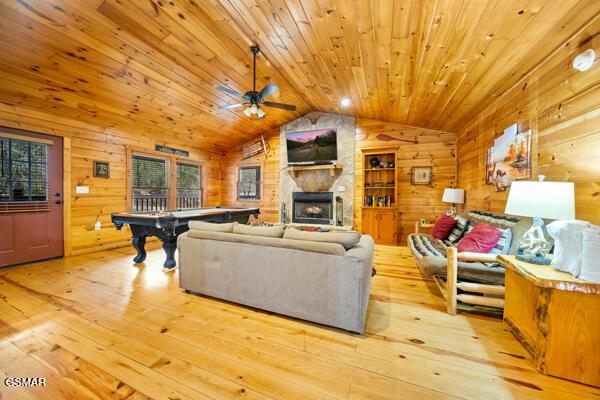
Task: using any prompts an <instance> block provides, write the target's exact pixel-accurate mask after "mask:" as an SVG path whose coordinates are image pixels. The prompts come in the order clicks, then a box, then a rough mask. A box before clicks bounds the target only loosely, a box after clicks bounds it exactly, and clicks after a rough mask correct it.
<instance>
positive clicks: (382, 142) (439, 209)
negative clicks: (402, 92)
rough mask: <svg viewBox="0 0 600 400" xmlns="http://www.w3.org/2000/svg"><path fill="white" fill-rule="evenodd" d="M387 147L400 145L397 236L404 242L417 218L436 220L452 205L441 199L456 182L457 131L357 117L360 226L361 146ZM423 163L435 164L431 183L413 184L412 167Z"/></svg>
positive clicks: (356, 182)
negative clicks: (445, 189) (442, 130)
mask: <svg viewBox="0 0 600 400" xmlns="http://www.w3.org/2000/svg"><path fill="white" fill-rule="evenodd" d="M384 147H396V148H398V150H397V153H396V154H397V156H396V166H397V169H398V184H397V187H396V199H397V200H396V203H397V208H398V218H397V223H398V240H399V243H400V244H405V243H406V237H407V235H408V234H409V233H412V232H413V231H414V227H415V221H417V220H419V219H421V218H425V219H426V220H427V221H434V220H435V219H437V217H439V216H440V214H442V213H443V212H444V211H446V210H447V209H448V207H449V205H448V204H446V203H443V202H442V201H441V200H442V194H443V192H444V188H448V187H453V186H454V185H455V183H456V135H455V134H454V133H447V132H440V131H434V130H429V129H423V128H416V127H411V126H404V125H398V124H392V123H386V122H380V121H375V120H369V119H358V120H357V121H356V154H355V157H354V163H355V170H354V196H355V201H354V225H355V227H356V229H358V230H360V226H361V206H362V204H363V196H364V190H363V172H362V170H363V166H362V162H363V157H362V151H361V150H362V149H367V148H384ZM424 166H431V167H432V168H433V170H432V172H433V177H432V182H431V184H430V185H412V184H411V179H410V174H411V168H412V167H424Z"/></svg>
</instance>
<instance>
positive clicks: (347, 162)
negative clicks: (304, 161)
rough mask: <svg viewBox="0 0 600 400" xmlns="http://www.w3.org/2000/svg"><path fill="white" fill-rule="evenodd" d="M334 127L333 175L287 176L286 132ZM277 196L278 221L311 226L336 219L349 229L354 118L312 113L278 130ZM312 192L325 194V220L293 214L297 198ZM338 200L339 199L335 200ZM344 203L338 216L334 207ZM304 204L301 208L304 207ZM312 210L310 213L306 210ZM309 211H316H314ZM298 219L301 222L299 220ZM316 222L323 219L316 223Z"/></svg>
mask: <svg viewBox="0 0 600 400" xmlns="http://www.w3.org/2000/svg"><path fill="white" fill-rule="evenodd" d="M325 128H335V129H336V130H337V155H338V160H337V162H336V164H337V165H338V167H339V168H338V169H337V170H336V172H335V173H334V174H331V173H330V171H328V170H315V171H305V172H301V173H298V174H296V175H294V176H293V175H292V174H290V172H289V170H288V159H287V148H286V133H287V132H298V131H308V130H313V129H325ZM279 137H280V153H279V154H280V158H279V162H280V172H279V182H280V192H279V193H280V194H279V202H280V204H279V205H280V209H281V210H282V213H281V214H282V215H281V218H280V221H281V222H299V223H313V224H319V225H337V224H336V221H337V220H338V219H339V220H340V221H341V222H342V224H343V226H346V227H351V226H352V223H353V212H354V210H353V207H354V151H355V142H356V140H355V137H356V126H355V120H354V118H353V117H349V116H344V115H337V114H329V113H323V112H318V111H315V112H311V113H309V114H307V115H305V116H304V117H301V118H298V119H296V120H294V121H291V122H288V123H287V124H285V125H283V126H282V127H281V128H280V136H279ZM315 193H319V194H320V193H327V194H328V199H329V202H330V204H331V206H330V207H331V208H329V210H331V214H330V215H326V217H323V218H321V217H318V216H316V215H315V214H313V216H308V218H304V217H302V216H298V215H296V212H297V211H298V212H299V211H301V208H298V206H299V205H300V204H298V205H296V207H295V198H296V197H297V196H299V195H300V196H302V194H305V195H309V196H310V195H313V194H315ZM338 198H339V200H338ZM337 203H342V204H343V211H342V212H341V213H340V214H341V215H337V213H338V212H339V211H338V210H337V207H336V204H337ZM305 205H306V203H304V204H303V205H301V206H300V207H304V206H305ZM308 211H311V210H308ZM312 211H316V209H313V210H312ZM298 218H300V219H304V220H303V221H298ZM316 220H322V222H317V221H316Z"/></svg>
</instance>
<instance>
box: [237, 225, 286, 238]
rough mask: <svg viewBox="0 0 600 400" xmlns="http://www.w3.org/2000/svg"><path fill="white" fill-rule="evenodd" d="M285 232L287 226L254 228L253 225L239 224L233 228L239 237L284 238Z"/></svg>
mask: <svg viewBox="0 0 600 400" xmlns="http://www.w3.org/2000/svg"><path fill="white" fill-rule="evenodd" d="M284 231H285V225H273V226H264V225H259V226H252V225H244V224H237V225H236V226H234V227H233V233H237V234H239V235H252V236H267V237H274V238H281V237H283V232H284Z"/></svg>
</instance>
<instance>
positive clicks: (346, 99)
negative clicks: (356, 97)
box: [340, 97, 352, 107]
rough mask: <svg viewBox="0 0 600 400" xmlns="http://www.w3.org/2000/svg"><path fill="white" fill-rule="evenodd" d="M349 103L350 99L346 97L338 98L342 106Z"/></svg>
mask: <svg viewBox="0 0 600 400" xmlns="http://www.w3.org/2000/svg"><path fill="white" fill-rule="evenodd" d="M350 103H352V101H351V100H350V99H349V98H347V97H344V98H342V100H340V104H341V105H342V107H348V106H349V105H350Z"/></svg>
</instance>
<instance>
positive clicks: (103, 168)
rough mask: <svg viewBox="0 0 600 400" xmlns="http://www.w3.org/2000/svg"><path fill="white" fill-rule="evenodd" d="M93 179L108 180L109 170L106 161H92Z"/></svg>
mask: <svg viewBox="0 0 600 400" xmlns="http://www.w3.org/2000/svg"><path fill="white" fill-rule="evenodd" d="M94 177H95V178H108V177H110V169H109V163H108V161H94Z"/></svg>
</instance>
